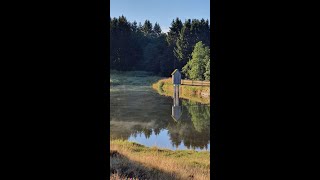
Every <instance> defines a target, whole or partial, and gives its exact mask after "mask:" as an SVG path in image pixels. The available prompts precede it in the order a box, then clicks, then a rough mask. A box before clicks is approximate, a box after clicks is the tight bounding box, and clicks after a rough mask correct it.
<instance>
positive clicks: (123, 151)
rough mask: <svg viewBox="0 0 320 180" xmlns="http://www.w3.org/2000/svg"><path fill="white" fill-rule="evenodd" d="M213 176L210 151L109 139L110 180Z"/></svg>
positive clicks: (202, 177)
mask: <svg viewBox="0 0 320 180" xmlns="http://www.w3.org/2000/svg"><path fill="white" fill-rule="evenodd" d="M129 178H133V179H210V152H207V151H204V152H197V151H193V150H177V151H172V150H167V149H159V148H156V147H153V148H148V147H145V146H143V145H139V144H136V143H133V142H129V141H123V140H111V141H110V179H114V180H115V179H129Z"/></svg>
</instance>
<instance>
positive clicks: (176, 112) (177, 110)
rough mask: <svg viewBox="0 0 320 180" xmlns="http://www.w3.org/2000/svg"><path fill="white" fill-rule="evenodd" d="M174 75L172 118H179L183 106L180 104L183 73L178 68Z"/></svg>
mask: <svg viewBox="0 0 320 180" xmlns="http://www.w3.org/2000/svg"><path fill="white" fill-rule="evenodd" d="M171 75H172V84H173V106H172V114H171V116H172V118H173V119H174V120H176V121H177V120H179V119H180V117H181V114H182V107H181V106H180V105H179V85H180V84H181V74H180V72H179V70H178V69H176V70H174V71H173V73H172V74H171Z"/></svg>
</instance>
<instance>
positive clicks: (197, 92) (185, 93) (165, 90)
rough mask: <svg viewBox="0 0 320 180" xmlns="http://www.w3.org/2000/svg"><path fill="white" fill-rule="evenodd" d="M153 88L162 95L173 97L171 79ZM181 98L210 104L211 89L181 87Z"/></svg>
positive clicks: (162, 81) (158, 82)
mask: <svg viewBox="0 0 320 180" xmlns="http://www.w3.org/2000/svg"><path fill="white" fill-rule="evenodd" d="M152 87H153V89H155V90H157V91H158V92H159V94H161V95H165V96H173V85H172V79H171V78H166V79H161V80H159V81H157V82H156V83H154V84H153V85H152ZM204 95H208V96H204ZM180 97H181V98H184V99H190V100H192V101H196V102H200V103H204V104H209V103H210V87H208V86H186V85H180Z"/></svg>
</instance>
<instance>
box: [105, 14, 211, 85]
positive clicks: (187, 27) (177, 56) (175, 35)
mask: <svg viewBox="0 0 320 180" xmlns="http://www.w3.org/2000/svg"><path fill="white" fill-rule="evenodd" d="M110 68H111V69H113V70H119V71H132V70H134V71H150V72H153V73H155V74H158V75H161V76H170V74H171V72H172V71H173V70H174V69H179V70H180V71H182V73H183V75H184V77H186V78H188V79H194V80H210V24H209V21H208V20H204V19H201V20H198V19H192V20H191V19H187V20H186V21H185V22H182V21H181V20H180V19H179V18H176V19H174V20H173V21H172V23H171V27H170V30H169V31H168V33H163V32H162V30H161V27H160V25H159V24H158V23H155V24H154V25H153V24H152V23H151V22H150V21H149V20H146V21H145V22H144V23H143V24H141V23H139V24H138V23H137V22H136V21H134V22H132V23H131V22H129V21H128V20H127V19H126V17H124V16H120V17H119V18H111V17H110Z"/></svg>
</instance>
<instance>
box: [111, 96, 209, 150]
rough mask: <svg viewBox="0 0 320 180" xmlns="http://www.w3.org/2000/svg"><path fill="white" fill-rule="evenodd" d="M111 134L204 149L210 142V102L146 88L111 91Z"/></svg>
mask: <svg viewBox="0 0 320 180" xmlns="http://www.w3.org/2000/svg"><path fill="white" fill-rule="evenodd" d="M110 98H111V102H110V112H111V121H110V125H111V133H110V134H111V138H112V139H129V140H130V141H137V142H139V143H141V144H144V145H146V146H153V145H156V146H159V147H163V148H169V149H196V150H206V149H208V148H209V146H210V105H203V104H199V103H196V102H192V101H189V100H182V99H173V103H172V98H171V97H164V96H160V95H158V94H157V93H156V92H154V91H152V90H149V91H130V92H128V91H118V92H113V93H111V97H110Z"/></svg>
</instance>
